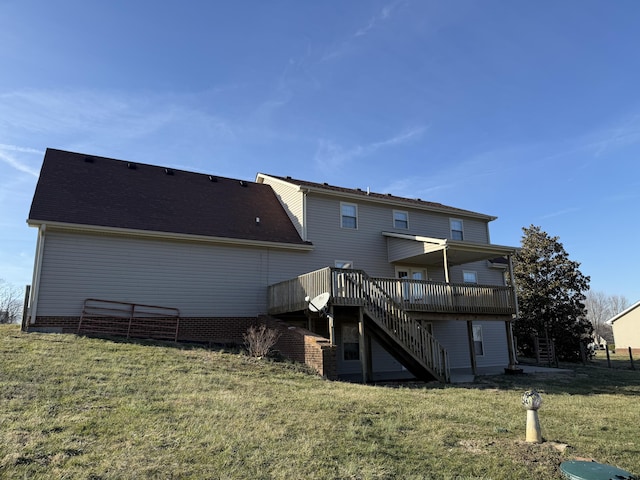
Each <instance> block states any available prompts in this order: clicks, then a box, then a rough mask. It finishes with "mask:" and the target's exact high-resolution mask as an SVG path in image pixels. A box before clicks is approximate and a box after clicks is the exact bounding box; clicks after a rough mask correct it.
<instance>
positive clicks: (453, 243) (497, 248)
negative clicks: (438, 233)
mask: <svg viewBox="0 0 640 480" xmlns="http://www.w3.org/2000/svg"><path fill="white" fill-rule="evenodd" d="M446 242H447V246H449V247H450V248H455V249H456V250H471V251H475V252H477V251H486V252H489V253H490V252H494V253H495V254H496V256H497V257H499V256H501V255H514V254H515V253H516V252H517V251H518V250H519V248H518V247H508V246H506V245H494V244H491V243H475V242H461V241H460V240H446Z"/></svg>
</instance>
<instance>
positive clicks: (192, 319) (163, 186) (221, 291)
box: [23, 149, 517, 381]
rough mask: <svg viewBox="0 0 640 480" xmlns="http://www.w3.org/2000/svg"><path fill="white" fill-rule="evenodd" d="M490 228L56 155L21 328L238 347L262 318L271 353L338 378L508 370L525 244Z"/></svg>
mask: <svg viewBox="0 0 640 480" xmlns="http://www.w3.org/2000/svg"><path fill="white" fill-rule="evenodd" d="M494 219H495V217H492V216H489V215H484V214H480V213H476V212H472V211H468V210H463V209H458V208H453V207H449V206H445V205H441V204H438V203H433V202H428V201H424V200H420V199H409V198H403V197H398V196H394V195H389V194H379V193H373V192H370V191H368V190H366V191H365V190H361V189H349V188H343V187H338V186H332V185H327V184H320V183H314V182H308V181H302V180H296V179H292V178H290V177H281V176H275V175H267V174H263V173H258V174H257V177H256V179H255V181H254V182H248V181H243V180H235V179H230V178H224V177H218V176H213V175H207V174H202V173H194V172H187V171H183V170H174V169H169V168H164V167H161V166H154V165H146V164H137V163H134V162H127V161H122V160H114V159H109V158H104V157H97V156H91V155H84V154H80V153H72V152H66V151H62V150H54V149H48V150H47V152H46V154H45V158H44V162H43V165H42V170H41V174H40V178H39V181H38V185H37V187H36V191H35V195H34V199H33V203H32V206H31V210H30V213H29V218H28V220H27V222H28V224H29V225H30V226H32V227H34V228H37V229H38V238H37V248H36V256H35V262H34V275H33V281H32V288H31V289H30V292H31V293H30V298H29V305H28V314H27V315H26V320H25V323H24V325H23V328H24V329H25V330H27V331H37V330H40V331H56V332H79V333H100V332H101V331H102V332H105V333H120V334H126V335H129V336H154V337H158V338H161V337H163V336H164V338H171V339H176V340H181V341H201V342H217V343H228V342H235V343H238V342H241V341H242V335H243V333H244V332H246V330H247V328H248V327H249V326H250V325H252V324H255V323H257V322H264V323H267V324H268V325H269V326H270V327H273V328H276V329H278V330H279V331H280V332H281V333H282V336H281V338H280V341H279V344H278V345H277V348H278V349H280V350H281V351H282V352H283V353H284V354H286V355H289V356H291V357H292V358H294V359H298V360H301V361H305V362H307V363H309V364H311V365H313V366H314V367H315V368H316V369H317V370H318V371H319V372H320V373H322V374H325V375H326V376H328V377H331V378H333V377H339V378H344V379H353V380H360V379H362V380H364V381H371V380H383V379H403V378H407V379H409V378H414V377H418V378H423V379H434V378H435V379H438V380H441V381H449V380H450V379H451V374H452V373H469V374H481V373H493V372H497V371H502V369H503V368H505V367H507V366H513V365H514V363H515V354H514V351H513V338H512V334H511V323H512V321H513V319H514V317H515V316H516V314H517V299H516V297H515V294H514V289H513V286H510V285H506V284H505V270H507V269H510V268H511V256H512V255H513V254H514V253H515V250H516V248H515V247H507V246H500V245H494V244H491V243H490V238H489V223H490V222H491V221H492V220H494ZM511 278H513V275H511ZM321 294H324V296H321ZM316 298H323V299H326V308H323V309H321V312H319V313H315V312H313V310H316V309H314V308H310V304H311V306H313V301H314V300H315V299H316ZM309 300H310V301H309ZM323 306H325V305H323Z"/></svg>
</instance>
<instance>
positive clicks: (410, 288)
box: [396, 267, 427, 303]
mask: <svg viewBox="0 0 640 480" xmlns="http://www.w3.org/2000/svg"><path fill="white" fill-rule="evenodd" d="M396 277H397V278H399V279H403V278H406V279H411V280H425V279H426V278H427V271H426V270H424V269H420V268H409V267H396ZM401 285H402V288H401V292H400V295H401V296H402V299H403V300H405V301H408V302H411V303H415V302H416V301H420V300H421V299H422V298H424V296H425V292H424V286H423V285H421V284H419V283H411V282H401Z"/></svg>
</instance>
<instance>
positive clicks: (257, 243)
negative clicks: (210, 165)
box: [27, 219, 314, 252]
mask: <svg viewBox="0 0 640 480" xmlns="http://www.w3.org/2000/svg"><path fill="white" fill-rule="evenodd" d="M27 223H28V224H29V226H31V227H37V226H44V225H45V222H44V221H41V220H33V219H29V220H27ZM47 225H48V226H49V229H55V230H67V231H73V230H76V231H80V232H84V233H98V234H119V235H130V236H136V237H143V238H153V239H158V240H181V241H192V242H202V243H212V244H222V245H237V246H242V247H259V248H276V249H282V250H298V251H305V252H308V251H311V250H313V249H314V246H313V245H311V244H310V243H305V244H299V243H284V242H268V241H265V240H248V239H242V238H230V237H210V236H207V235H192V234H187V233H174V232H161V231H152V230H138V229H133V228H122V227H104V226H101V225H86V224H79V223H64V222H47Z"/></svg>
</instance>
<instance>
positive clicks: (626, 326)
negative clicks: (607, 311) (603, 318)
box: [607, 301, 640, 351]
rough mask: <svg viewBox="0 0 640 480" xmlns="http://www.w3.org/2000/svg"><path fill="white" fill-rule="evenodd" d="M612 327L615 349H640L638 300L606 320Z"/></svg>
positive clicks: (639, 309) (639, 303)
mask: <svg viewBox="0 0 640 480" xmlns="http://www.w3.org/2000/svg"><path fill="white" fill-rule="evenodd" d="M607 323H608V324H609V325H611V327H612V328H613V340H614V343H615V346H616V349H619V348H624V349H628V348H629V347H631V349H632V350H638V351H640V301H638V302H636V303H634V304H633V305H631V306H630V307H629V308H627V309H626V310H624V311H622V312H620V313H619V314H618V315H616V316H615V317H613V318H611V319H610V320H608V321H607Z"/></svg>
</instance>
